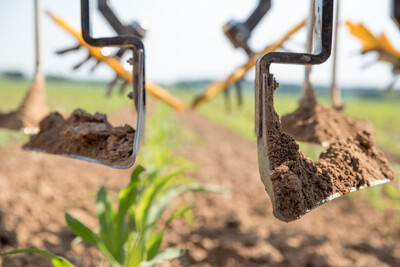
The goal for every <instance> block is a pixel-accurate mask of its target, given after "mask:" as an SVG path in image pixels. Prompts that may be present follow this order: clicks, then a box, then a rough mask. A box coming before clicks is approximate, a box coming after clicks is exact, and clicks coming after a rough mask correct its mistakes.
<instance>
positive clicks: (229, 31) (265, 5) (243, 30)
mask: <svg viewBox="0 0 400 267" xmlns="http://www.w3.org/2000/svg"><path fill="white" fill-rule="evenodd" d="M270 8H271V0H260V1H259V4H258V6H257V7H256V9H255V10H254V11H253V12H252V14H251V15H250V17H249V18H248V19H247V20H246V21H245V22H238V21H236V20H230V21H229V22H228V23H227V24H225V25H224V27H223V30H224V33H225V35H226V37H227V38H228V39H229V40H230V42H231V43H232V45H233V46H234V47H235V48H239V49H242V50H243V51H244V52H245V53H246V54H247V56H248V61H247V62H246V63H245V64H244V65H242V66H240V67H239V68H237V69H236V70H235V71H234V72H232V74H230V75H229V76H228V77H227V78H226V79H225V80H222V81H217V82H213V83H211V84H210V85H208V86H207V88H206V90H205V92H204V93H203V94H201V95H200V96H198V97H196V99H195V100H194V101H193V103H192V107H193V108H195V107H196V106H197V105H199V104H200V103H202V102H205V101H208V100H211V99H213V98H214V97H215V96H217V95H218V94H219V93H222V92H224V93H225V100H226V103H229V88H230V87H231V86H232V85H235V86H236V91H237V96H238V106H241V105H242V102H243V101H242V92H241V90H242V89H241V80H243V78H244V76H245V75H246V73H247V72H248V71H249V70H250V69H251V68H252V67H254V65H255V64H256V61H257V59H258V58H259V57H260V56H262V55H264V54H266V53H270V52H273V51H276V50H277V49H279V48H280V47H282V46H283V44H284V43H285V42H286V41H287V40H288V39H289V38H290V37H291V36H292V35H294V34H295V33H296V32H298V31H299V30H300V29H301V28H302V27H303V26H304V25H305V21H302V22H300V23H299V24H298V25H296V26H295V27H293V28H292V29H291V30H289V32H288V33H287V34H285V35H284V36H283V37H282V38H281V39H280V40H278V41H276V42H275V43H273V44H272V45H269V46H267V47H266V48H265V49H264V50H263V51H261V52H260V53H255V52H254V51H253V49H252V48H251V47H250V45H249V40H250V37H251V33H252V32H253V30H254V28H255V27H256V26H257V25H258V23H259V22H260V21H261V20H262V18H263V17H264V16H265V15H266V14H267V12H268V10H269V9H270ZM228 106H229V105H228V104H227V107H228ZM228 109H229V108H228Z"/></svg>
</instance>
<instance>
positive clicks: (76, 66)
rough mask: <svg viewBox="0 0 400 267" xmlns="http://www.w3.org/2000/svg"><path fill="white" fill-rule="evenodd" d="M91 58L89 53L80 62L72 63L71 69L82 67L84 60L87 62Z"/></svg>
mask: <svg viewBox="0 0 400 267" xmlns="http://www.w3.org/2000/svg"><path fill="white" fill-rule="evenodd" d="M91 58H92V56H91V55H90V54H89V55H88V56H87V57H86V58H85V59H84V60H82V61H81V62H79V63H78V64H76V65H74V66H73V67H72V69H73V70H77V69H79V68H80V67H82V65H83V64H85V63H86V62H88V61H89V60H90V59H91Z"/></svg>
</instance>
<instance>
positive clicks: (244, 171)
mask: <svg viewBox="0 0 400 267" xmlns="http://www.w3.org/2000/svg"><path fill="white" fill-rule="evenodd" d="M121 114H126V112H125V111H124V112H120V113H119V114H118V115H121ZM117 117H118V118H119V119H120V120H122V118H123V117H121V116H114V118H117ZM180 119H181V120H182V123H183V125H184V126H185V128H186V129H188V130H189V131H191V132H192V133H193V134H194V135H195V136H197V137H198V139H199V140H198V142H196V143H195V144H190V145H185V146H183V147H182V148H181V149H180V151H177V152H176V154H177V155H184V156H186V157H187V158H188V159H189V160H191V161H193V162H196V163H198V164H200V167H199V168H198V169H196V170H193V171H190V172H189V174H190V175H191V176H192V177H194V178H195V179H196V180H198V181H200V182H204V183H208V184H217V185H221V186H224V187H226V188H228V189H230V193H225V194H197V195H195V200H196V207H195V208H194V210H193V212H194V216H195V220H194V222H193V223H192V224H187V223H186V222H185V220H184V219H183V218H181V219H179V220H177V221H175V222H173V223H172V225H171V226H170V227H169V229H168V230H167V234H166V236H165V239H164V246H177V247H180V248H183V249H185V253H184V256H183V257H181V258H180V259H178V260H175V261H174V262H173V264H172V265H173V266H399V265H400V224H399V222H398V220H397V219H398V215H399V214H398V212H396V211H394V210H381V211H377V210H374V209H373V208H372V206H371V205H370V204H369V203H367V202H365V201H361V200H360V199H358V198H357V199H355V200H350V199H349V198H339V199H337V200H334V201H332V202H329V203H327V204H325V205H323V206H321V207H320V208H318V209H316V210H315V211H312V212H311V213H310V214H308V215H306V216H304V217H303V218H302V219H301V220H298V221H296V222H293V223H289V224H287V223H283V222H281V221H279V220H277V219H275V218H274V216H273V215H272V207H271V203H270V201H269V197H268V196H267V193H266V192H265V190H264V185H263V183H262V182H261V180H260V177H259V174H258V165H257V149H256V146H255V144H253V143H251V142H248V141H245V140H243V139H242V138H241V137H239V136H237V135H235V134H233V133H232V132H230V131H229V130H227V129H226V128H224V127H223V126H220V125H217V124H215V123H213V122H210V121H209V120H207V119H205V118H204V117H202V116H200V115H199V114H197V113H195V112H189V113H185V114H182V115H180ZM110 121H111V122H112V123H114V124H121V122H116V121H115V120H113V118H110ZM130 172H131V170H125V171H121V170H114V169H111V168H108V167H104V166H99V165H94V164H90V163H85V162H81V161H77V160H72V159H66V158H62V157H60V156H54V155H45V154H39V153H34V152H26V151H22V150H20V149H19V148H17V147H3V148H0V210H1V211H2V213H1V214H0V251H7V250H10V249H12V248H15V247H18V248H26V247H38V248H42V249H46V250H49V251H50V252H53V253H55V254H58V255H62V256H65V257H67V258H68V259H70V260H71V261H72V262H73V263H74V264H76V266H99V264H100V256H99V254H98V252H97V251H96V249H94V248H92V247H90V246H86V245H83V244H81V245H78V246H76V247H72V248H71V245H70V242H71V241H72V239H73V238H74V236H73V234H72V232H71V231H70V230H69V229H68V228H67V226H66V223H65V220H64V211H65V209H66V208H68V207H84V208H89V209H93V208H94V203H93V202H94V194H95V192H96V191H97V190H98V189H99V187H100V186H101V185H103V184H106V185H108V186H113V187H114V186H115V187H123V186H124V185H126V184H127V182H128V181H129V178H130ZM71 212H72V213H73V214H74V215H75V216H77V217H78V218H80V219H82V220H83V221H84V222H85V223H87V224H88V225H89V226H91V227H94V226H95V221H94V220H93V218H91V217H90V216H89V215H87V214H85V213H84V212H82V211H79V210H74V211H71ZM0 263H2V266H3V267H4V266H6V267H14V266H28V267H32V266H51V265H50V263H49V262H48V261H47V260H45V259H43V258H41V257H40V256H32V255H22V256H16V257H7V258H1V259H0Z"/></svg>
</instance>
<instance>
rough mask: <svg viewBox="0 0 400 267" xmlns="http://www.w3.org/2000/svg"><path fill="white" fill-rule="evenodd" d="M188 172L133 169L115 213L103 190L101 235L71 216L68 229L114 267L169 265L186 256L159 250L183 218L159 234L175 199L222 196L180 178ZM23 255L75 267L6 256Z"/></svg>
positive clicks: (99, 208) (99, 213) (99, 216)
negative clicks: (191, 194)
mask: <svg viewBox="0 0 400 267" xmlns="http://www.w3.org/2000/svg"><path fill="white" fill-rule="evenodd" d="M186 170H187V168H181V169H177V170H174V171H170V172H167V173H165V174H161V172H160V171H152V172H150V173H147V172H145V170H144V168H143V167H142V166H138V167H136V168H135V169H134V171H133V172H132V176H131V181H130V183H129V184H128V185H127V186H126V187H125V188H123V189H122V190H120V191H119V194H118V207H117V209H115V208H114V205H113V203H112V200H111V197H110V195H109V194H108V192H107V189H106V188H105V187H101V189H100V190H99V191H98V193H97V198H96V217H97V219H98V222H99V228H98V229H97V230H91V229H89V228H88V227H86V226H85V225H84V224H83V223H82V222H80V221H79V220H77V219H76V218H74V217H73V216H72V215H70V214H69V213H66V214H65V218H66V220H67V223H68V226H69V227H70V228H71V230H72V231H73V232H74V233H75V234H76V235H77V236H78V237H79V238H80V239H81V240H83V241H85V242H87V243H89V244H92V245H94V246H96V247H97V248H98V249H99V250H100V252H101V253H102V255H103V256H104V258H105V259H106V260H107V261H108V262H109V263H110V265H111V266H112V267H151V266H154V265H155V264H160V263H165V262H170V261H171V260H173V259H175V258H178V257H180V256H181V255H182V250H181V249H178V248H167V249H164V250H162V251H160V247H161V244H162V240H163V236H164V232H165V230H166V228H167V226H168V225H169V224H170V223H171V222H172V221H173V220H174V219H175V218H177V217H179V216H181V215H183V214H185V213H186V212H187V211H189V210H190V207H188V206H185V207H183V208H181V209H179V210H178V211H177V212H175V213H174V214H173V215H172V216H170V217H169V218H168V219H167V220H166V221H165V223H164V224H163V225H162V226H161V229H159V230H157V227H159V226H160V219H161V218H162V215H163V214H164V212H165V210H166V209H167V207H168V206H169V204H170V203H171V201H172V200H173V199H175V198H176V197H178V196H180V195H182V194H184V193H186V192H221V191H222V189H221V188H219V187H215V186H206V185H202V184H199V183H196V182H194V181H193V180H192V179H189V178H186V177H184V176H183V175H182V173H183V172H184V171H186ZM21 252H35V253H40V254H42V255H44V256H46V257H48V258H49V259H50V260H51V261H52V263H53V266H55V267H72V266H73V265H72V264H71V263H69V262H68V261H67V260H66V259H64V258H62V257H57V256H54V255H52V254H50V253H48V252H45V251H41V250H36V249H31V250H15V251H12V252H8V253H6V254H1V255H3V256H5V255H10V254H16V253H21Z"/></svg>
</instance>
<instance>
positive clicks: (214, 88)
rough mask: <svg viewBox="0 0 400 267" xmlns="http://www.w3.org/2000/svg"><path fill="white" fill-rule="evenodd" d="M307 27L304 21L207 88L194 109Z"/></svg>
mask: <svg viewBox="0 0 400 267" xmlns="http://www.w3.org/2000/svg"><path fill="white" fill-rule="evenodd" d="M305 25H306V20H303V21H302V22H300V23H299V24H297V25H296V26H295V27H293V28H292V29H290V30H289V32H288V33H286V34H285V35H284V36H283V37H282V38H281V39H280V40H278V41H277V42H275V43H273V44H272V45H270V46H268V47H266V48H265V49H264V50H263V51H261V52H260V53H257V54H255V55H253V56H252V57H251V58H250V59H249V61H247V62H246V64H244V65H242V66H240V67H239V68H237V69H236V70H235V71H234V72H233V73H232V74H231V75H229V76H228V77H227V78H226V79H225V80H222V81H216V82H213V83H211V84H210V85H208V86H207V88H206V90H205V92H204V93H203V94H202V95H200V96H199V97H197V98H196V99H195V100H194V101H193V103H192V107H193V108H195V107H197V105H199V104H200V103H201V102H205V101H208V100H211V99H213V98H214V97H216V96H217V95H218V94H219V93H221V92H223V91H225V90H227V89H228V88H229V86H231V85H232V84H235V83H236V82H238V81H240V80H241V79H243V77H244V76H245V75H246V73H247V72H248V71H249V70H250V69H251V68H252V67H254V65H255V64H256V62H257V60H258V58H260V57H261V56H262V55H264V54H266V53H270V52H274V51H276V50H277V49H278V48H280V47H281V46H282V45H283V44H284V43H285V42H286V41H287V40H288V39H289V38H290V37H291V36H292V35H293V34H295V33H296V32H298V31H299V30H300V29H301V28H303V27H304V26H305Z"/></svg>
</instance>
